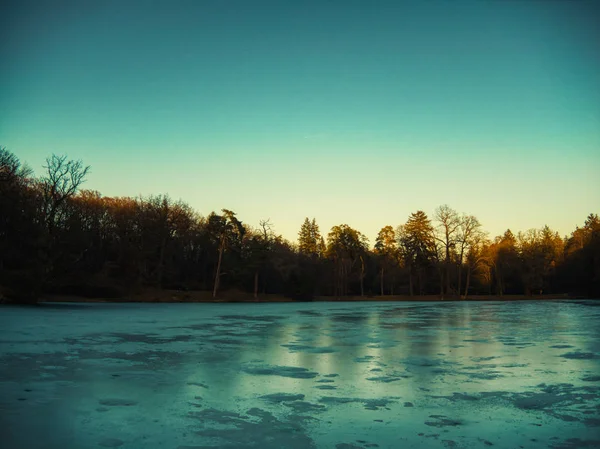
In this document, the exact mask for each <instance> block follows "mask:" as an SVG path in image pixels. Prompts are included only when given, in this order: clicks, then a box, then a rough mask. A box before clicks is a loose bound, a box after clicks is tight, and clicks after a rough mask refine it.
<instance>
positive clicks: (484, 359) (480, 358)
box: [471, 355, 500, 362]
mask: <svg viewBox="0 0 600 449" xmlns="http://www.w3.org/2000/svg"><path fill="white" fill-rule="evenodd" d="M499 358H500V357H498V356H495V355H492V356H489V357H471V360H473V361H474V362H488V361H490V360H494V359H499Z"/></svg>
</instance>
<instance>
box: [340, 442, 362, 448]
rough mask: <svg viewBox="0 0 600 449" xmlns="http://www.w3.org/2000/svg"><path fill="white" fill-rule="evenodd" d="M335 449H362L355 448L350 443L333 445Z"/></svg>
mask: <svg viewBox="0 0 600 449" xmlns="http://www.w3.org/2000/svg"><path fill="white" fill-rule="evenodd" d="M335 449H364V448H363V447H362V446H357V445H355V444H351V443H338V444H336V445H335Z"/></svg>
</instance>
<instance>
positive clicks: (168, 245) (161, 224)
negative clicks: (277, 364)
mask: <svg viewBox="0 0 600 449" xmlns="http://www.w3.org/2000/svg"><path fill="white" fill-rule="evenodd" d="M89 170H90V167H88V166H85V165H84V164H83V162H82V161H77V160H70V159H68V158H67V157H66V156H60V155H51V156H50V157H48V158H47V159H46V163H45V165H44V173H43V174H42V175H41V176H35V174H34V173H33V171H32V170H31V169H30V168H29V167H28V166H27V165H24V164H22V163H21V161H20V160H19V158H18V157H17V156H16V155H15V154H14V153H12V152H10V151H9V150H7V149H6V148H3V147H0V302H17V303H35V302H37V301H38V300H39V298H41V297H42V296H43V295H46V294H55V295H74V296H80V297H87V298H115V299H117V298H122V297H125V296H127V295H130V294H133V293H135V292H138V291H140V290H141V289H145V288H153V289H168V290H180V291H206V292H210V294H211V296H212V297H214V298H218V297H219V295H220V294H222V292H225V291H240V292H246V293H247V294H248V295H253V296H254V297H256V298H260V297H261V296H263V295H267V294H271V295H273V294H276V295H282V296H285V297H288V298H291V299H293V300H302V301H310V300H311V299H312V298H314V297H316V296H330V297H332V298H338V299H339V298H343V297H349V296H365V297H377V296H380V295H381V296H386V295H410V296H415V299H418V296H420V295H440V297H442V298H444V297H448V298H449V297H452V298H463V299H466V298H468V297H469V296H470V295H495V296H498V297H501V296H503V295H510V294H524V295H538V294H542V293H543V294H547V293H548V294H555V293H567V294H570V295H574V296H581V297H598V296H600V220H599V218H598V215H597V214H593V213H592V214H590V215H589V216H588V217H587V218H584V217H582V219H584V220H585V221H584V223H583V224H582V226H581V227H577V228H576V229H574V230H573V231H572V232H571V235H570V236H564V237H562V236H560V235H559V234H558V233H557V232H555V231H553V230H552V229H551V228H550V227H548V226H544V227H543V228H541V229H530V230H527V231H520V232H516V233H514V232H512V231H511V230H510V229H507V230H506V231H505V232H504V233H503V234H502V235H499V236H495V237H492V236H490V235H488V233H486V232H485V230H484V229H483V226H482V224H481V223H480V222H479V220H478V219H477V217H476V216H474V215H467V214H462V213H458V212H457V211H455V210H454V209H452V208H451V207H450V206H448V205H441V206H440V207H438V208H437V209H436V210H435V211H434V212H433V214H432V215H431V216H429V215H427V213H425V212H424V211H421V210H418V211H415V212H413V213H411V214H410V215H409V216H408V217H407V220H406V222H404V223H399V224H398V223H396V224H389V225H385V226H383V227H382V228H381V230H380V231H379V234H378V236H377V238H376V240H375V242H373V244H372V245H371V244H370V242H369V241H368V239H367V238H366V237H365V235H363V234H362V233H361V232H360V231H358V230H356V229H354V228H352V227H351V226H349V225H347V224H340V225H337V226H333V227H332V228H331V229H330V230H329V231H328V232H322V231H321V230H320V229H319V226H318V224H317V221H316V219H314V218H308V217H307V218H306V219H305V220H304V222H303V223H299V224H298V225H299V232H298V240H297V242H290V241H288V240H286V239H284V238H283V237H282V236H280V235H278V234H277V233H276V232H275V228H274V224H273V223H271V222H270V220H263V221H261V222H260V223H259V224H258V226H251V225H249V224H248V223H244V222H243V221H242V219H241V218H240V217H238V216H237V215H236V213H235V212H234V211H231V210H227V209H223V210H222V211H220V212H211V213H210V214H208V215H206V216H203V215H200V214H199V213H198V212H196V211H194V210H193V209H192V208H191V207H190V206H189V205H188V204H186V203H185V202H183V201H174V200H172V199H171V198H170V197H169V196H168V195H155V196H148V197H138V198H131V197H114V198H111V197H103V196H102V195H101V194H100V193H99V192H96V191H91V190H85V189H83V188H82V187H83V185H84V182H85V179H86V176H87V174H88V173H89Z"/></svg>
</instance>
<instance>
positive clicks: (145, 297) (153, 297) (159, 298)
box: [40, 289, 580, 303]
mask: <svg viewBox="0 0 600 449" xmlns="http://www.w3.org/2000/svg"><path fill="white" fill-rule="evenodd" d="M556 299H562V300H565V299H580V298H579V297H576V296H572V295H569V294H546V295H544V294H542V295H502V296H497V295H471V296H468V297H467V298H464V297H459V296H448V295H444V296H442V295H415V296H410V295H384V296H381V295H365V296H338V297H336V296H325V295H319V296H314V297H312V298H291V297H288V296H283V295H276V294H262V295H257V296H256V297H254V295H252V294H250V293H246V292H241V291H237V290H233V291H224V292H221V293H219V295H218V296H217V297H216V298H213V296H212V293H211V292H209V291H181V290H158V289H147V290H144V291H141V292H138V293H135V294H131V295H127V296H123V297H119V298H89V297H83V296H68V295H47V296H44V297H42V298H41V299H40V302H140V303H181V302H190V303H195V302H197V303H253V302H256V303H279V302H303V301H307V302H340V301H353V302H358V301H360V302H379V301H386V302H406V301H417V302H421V301H424V302H431V301H532V300H533V301H539V300H556Z"/></svg>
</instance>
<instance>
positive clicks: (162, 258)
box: [156, 238, 167, 288]
mask: <svg viewBox="0 0 600 449" xmlns="http://www.w3.org/2000/svg"><path fill="white" fill-rule="evenodd" d="M166 246H167V239H166V238H163V239H162V241H161V242H160V256H159V259H158V273H157V276H156V277H157V280H158V287H159V288H162V280H163V272H164V268H163V264H164V262H165V247H166Z"/></svg>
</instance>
